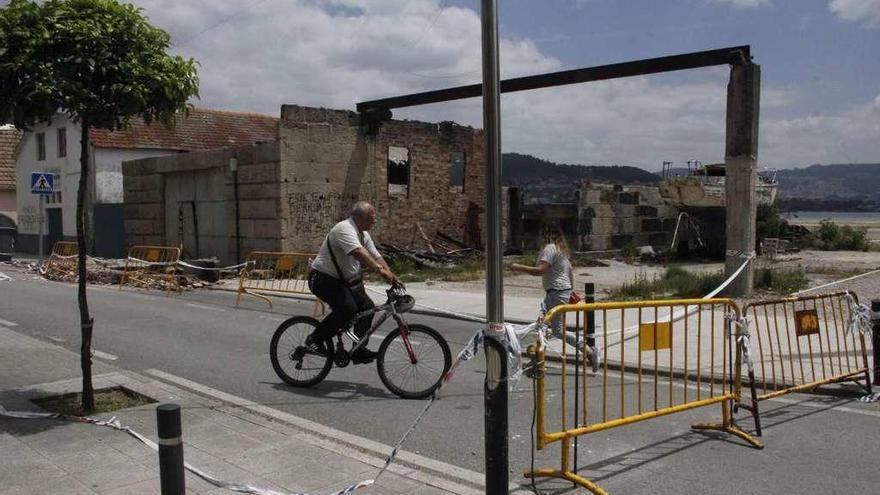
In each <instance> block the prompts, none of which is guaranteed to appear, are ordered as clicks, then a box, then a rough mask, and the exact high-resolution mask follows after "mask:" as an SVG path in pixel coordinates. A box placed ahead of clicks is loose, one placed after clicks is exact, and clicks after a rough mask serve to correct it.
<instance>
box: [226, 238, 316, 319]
mask: <svg viewBox="0 0 880 495" xmlns="http://www.w3.org/2000/svg"><path fill="white" fill-rule="evenodd" d="M315 256H317V255H315V254H309V253H284V252H269V251H254V252H252V253H250V254H248V257H247V260H246V263H245V266H244V268H242V269H241V277H240V280H239V284H238V297H237V298H236V299H235V305H236V306H238V303H239V301H240V300H241V295H242V294H248V295H251V296H254V297H256V298H259V299H262V300H264V301H266V302H267V303H268V304H269V307H270V308H271V307H272V300H271V299H269V298H268V297H266V296H264V295H262V294H259V293H257V292H254V291H259V292H275V293H282V294H311V291H310V290H309V285H308V277H309V268H310V266H311V264H312V260H313V259H315ZM319 310H320V311H319ZM314 313H315V314H316V315H317V314H323V313H324V303H323V302H321V301H320V300H317V301H315V311H314Z"/></svg>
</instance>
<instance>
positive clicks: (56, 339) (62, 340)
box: [46, 335, 67, 344]
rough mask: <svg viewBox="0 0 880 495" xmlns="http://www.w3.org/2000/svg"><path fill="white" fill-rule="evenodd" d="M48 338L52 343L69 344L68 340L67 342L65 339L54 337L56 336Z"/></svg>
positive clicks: (48, 336) (47, 336)
mask: <svg viewBox="0 0 880 495" xmlns="http://www.w3.org/2000/svg"><path fill="white" fill-rule="evenodd" d="M46 338H47V339H49V340H51V341H52V342H57V343H59V344H61V343H63V342H67V340H65V339H62V338H60V337H54V336H52V335H46Z"/></svg>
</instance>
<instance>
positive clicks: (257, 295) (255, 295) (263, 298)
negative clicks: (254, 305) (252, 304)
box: [235, 289, 272, 309]
mask: <svg viewBox="0 0 880 495" xmlns="http://www.w3.org/2000/svg"><path fill="white" fill-rule="evenodd" d="M242 294H247V295H249V296H254V297H256V298H257V299H262V300H264V301H266V303H267V304H268V305H269V309H272V300H271V299H269V298H268V297H266V296H264V295H262V294H257V293H256V292H250V291H249V290H247V289H242V290H241V292H239V293H238V298H241V295H242ZM238 298H236V300H235V305H236V306H238Z"/></svg>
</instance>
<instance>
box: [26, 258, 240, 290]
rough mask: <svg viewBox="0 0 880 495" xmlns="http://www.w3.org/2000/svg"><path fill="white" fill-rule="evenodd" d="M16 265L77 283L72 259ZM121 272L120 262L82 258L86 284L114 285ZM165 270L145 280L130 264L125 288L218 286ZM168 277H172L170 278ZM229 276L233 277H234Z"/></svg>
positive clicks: (123, 267) (178, 270) (175, 270)
mask: <svg viewBox="0 0 880 495" xmlns="http://www.w3.org/2000/svg"><path fill="white" fill-rule="evenodd" d="M17 264H18V265H19V266H22V267H23V268H27V270H28V271H31V272H35V273H39V274H40V275H42V276H43V277H44V278H46V279H48V280H56V281H60V282H70V283H76V281H77V280H78V275H77V270H76V268H77V263H76V260H73V261H72V262H64V263H58V262H57V260H54V261H53V260H52V259H51V258H50V259H49V260H48V261H46V262H45V263H44V264H42V265H40V264H38V263H34V262H29V263H28V262H17ZM125 270H126V260H124V259H105V258H94V257H91V256H87V257H86V280H88V282H89V283H90V284H95V285H118V284H119V283H120V281H121V280H122V275H123V273H125ZM165 270H166V271H165V272H164V273H159V275H160V277H156V276H155V275H156V272H153V274H151V275H152V276H146V277H145V276H141V274H139V273H138V272H137V271H136V270H133V269H132V266H131V265H128V274H127V275H126V278H125V285H128V286H132V287H140V288H143V289H154V290H175V291H176V290H193V289H201V288H205V287H210V286H212V285H215V284H217V283H219V282H210V281H206V280H203V279H201V278H199V277H198V276H197V274H195V273H184V271H183V269H182V268H181V267H179V266H169V267H167V268H166V269H165ZM162 275H164V276H162ZM168 275H173V277H171V276H168ZM233 276H237V274H234V275H233Z"/></svg>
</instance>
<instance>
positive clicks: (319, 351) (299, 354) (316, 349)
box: [290, 336, 327, 361]
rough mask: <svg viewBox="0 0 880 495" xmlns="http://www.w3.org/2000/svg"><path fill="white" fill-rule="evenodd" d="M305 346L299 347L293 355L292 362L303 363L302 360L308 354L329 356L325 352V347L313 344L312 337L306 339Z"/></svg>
mask: <svg viewBox="0 0 880 495" xmlns="http://www.w3.org/2000/svg"><path fill="white" fill-rule="evenodd" d="M303 344H304V345H301V346H299V347H297V348H296V350H295V351H293V354H292V355H291V356H290V358H291V359H292V360H294V361H302V358H303V357H305V355H306V354H314V355H316V356H322V357H324V356H326V355H327V353H326V352H325V351H324V346H322V345H319V344H318V343H317V342H312V337H311V336H308V337H306V341H305V342H304V343H303Z"/></svg>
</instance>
